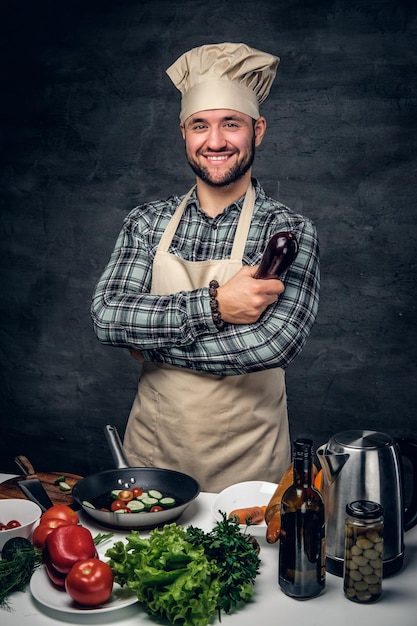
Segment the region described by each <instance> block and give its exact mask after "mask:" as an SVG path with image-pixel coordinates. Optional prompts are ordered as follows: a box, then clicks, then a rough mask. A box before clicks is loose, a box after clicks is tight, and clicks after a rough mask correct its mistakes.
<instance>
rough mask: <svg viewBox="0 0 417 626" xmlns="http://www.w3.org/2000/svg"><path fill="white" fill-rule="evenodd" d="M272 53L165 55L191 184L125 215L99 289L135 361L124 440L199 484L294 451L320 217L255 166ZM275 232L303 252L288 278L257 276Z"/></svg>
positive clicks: (280, 465)
mask: <svg viewBox="0 0 417 626" xmlns="http://www.w3.org/2000/svg"><path fill="white" fill-rule="evenodd" d="M278 63H279V58H278V57H276V56H274V55H271V54H268V53H264V52H261V51H259V50H256V49H253V48H250V47H248V46H247V45H245V44H242V43H221V44H210V45H204V46H201V47H198V48H194V49H192V50H190V51H188V52H186V53H185V54H183V55H182V56H181V57H180V58H178V59H177V61H175V63H174V64H173V65H171V66H170V67H169V68H168V70H167V74H168V76H169V78H170V79H171V80H172V82H173V83H174V85H175V86H176V87H177V88H178V90H179V91H180V92H181V95H182V100H181V112H180V130H181V133H182V137H183V139H184V144H185V152H186V157H187V160H188V163H189V165H190V166H191V168H192V170H193V172H194V173H195V177H196V180H195V185H193V187H192V188H191V189H190V190H189V191H188V193H186V194H185V195H184V196H182V197H177V196H175V195H173V196H171V197H169V198H166V199H163V200H155V201H150V202H146V203H145V204H142V205H140V206H138V207H136V208H135V209H133V210H132V211H131V212H130V213H129V214H128V215H127V217H126V218H125V220H124V223H123V228H122V230H121V232H120V235H119V237H118V239H117V242H116V245H115V248H114V251H113V253H112V255H111V257H110V261H109V263H108V265H107V267H106V268H105V270H104V273H103V274H102V276H101V278H100V280H99V282H98V284H97V286H96V289H95V292H94V295H93V302H92V309H91V310H92V319H93V323H94V329H95V332H96V335H97V337H98V339H99V340H100V341H101V342H102V343H104V344H107V345H112V346H118V347H123V348H127V349H129V350H130V352H131V354H132V356H134V358H136V359H137V360H138V361H140V363H141V366H142V369H141V375H140V380H139V385H138V391H137V394H136V397H135V399H134V402H133V406H132V409H131V413H130V416H129V419H128V422H127V426H126V432H125V436H124V442H123V445H124V450H125V453H126V456H127V459H128V461H129V463H130V464H131V465H132V466H155V467H166V468H170V469H174V470H178V471H181V472H185V473H187V474H191V475H192V476H194V477H195V478H196V479H197V480H198V481H199V483H200V486H201V489H202V490H204V491H212V492H217V491H220V490H221V489H223V488H225V487H227V486H228V485H230V484H232V483H235V482H240V481H246V480H266V481H272V482H278V481H279V479H280V478H281V476H282V474H283V473H284V471H285V469H286V468H287V466H288V464H289V462H290V433H289V424H288V415H287V400H286V389H285V368H286V366H287V365H288V364H289V363H290V362H291V361H292V360H293V359H294V358H295V357H296V356H297V354H298V353H299V352H300V351H301V349H302V347H303V346H304V343H305V341H306V339H307V337H308V335H309V332H310V330H311V327H312V325H313V323H314V320H315V317H316V313H317V306H318V297H319V296H318V294H319V250H318V240H317V233H316V229H315V226H314V224H313V223H312V222H311V220H310V219H308V218H307V217H304V216H302V215H299V214H297V213H295V212H293V211H292V210H290V209H289V208H287V207H286V206H284V205H283V204H282V203H280V202H278V201H277V200H274V199H272V198H271V197H269V196H268V195H267V194H266V192H265V191H264V190H263V188H262V187H261V185H260V184H259V182H258V181H257V180H256V179H255V178H253V176H252V168H253V161H254V156H255V150H256V148H258V147H259V146H260V144H261V143H262V140H263V138H264V135H265V131H266V120H265V118H264V117H263V116H261V115H260V112H259V105H260V104H261V103H262V102H263V101H264V100H265V99H266V98H267V96H268V94H269V92H270V88H271V85H272V83H273V80H274V78H275V74H276V70H277V67H278ZM277 143H278V141H277ZM162 177H163V172H161V178H162ZM279 231H291V232H293V233H294V235H295V236H296V238H297V241H298V244H299V253H298V256H297V258H296V260H295V261H294V263H293V264H292V266H291V267H290V268H289V269H288V270H287V272H286V273H285V276H284V277H281V278H282V281H281V280H278V279H269V280H258V279H255V278H254V274H255V272H256V269H257V266H258V264H259V263H260V260H261V257H262V253H263V251H264V249H265V247H266V245H267V243H268V241H269V239H270V237H271V236H272V235H273V234H274V233H276V232H279Z"/></svg>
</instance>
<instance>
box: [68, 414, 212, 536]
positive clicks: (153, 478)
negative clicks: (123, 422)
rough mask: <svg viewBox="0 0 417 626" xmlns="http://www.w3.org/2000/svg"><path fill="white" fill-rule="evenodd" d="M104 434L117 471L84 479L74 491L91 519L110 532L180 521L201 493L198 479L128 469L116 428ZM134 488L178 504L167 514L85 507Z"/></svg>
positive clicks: (166, 471) (160, 470)
mask: <svg viewBox="0 0 417 626" xmlns="http://www.w3.org/2000/svg"><path fill="white" fill-rule="evenodd" d="M104 432H105V435H106V437H107V440H108V443H109V445H110V450H111V453H112V456H113V459H114V461H115V463H116V465H117V469H115V470H104V471H102V472H98V473H96V474H91V475H90V476H86V477H85V478H82V479H81V480H80V481H79V482H78V483H76V485H74V487H73V489H72V495H73V498H74V500H75V501H76V502H78V504H79V505H80V506H81V507H82V509H83V510H84V511H85V512H86V513H87V514H88V515H90V516H91V517H93V518H94V519H95V520H97V521H98V522H99V523H100V524H102V525H103V526H106V527H111V528H129V529H136V528H141V529H145V528H155V527H157V526H162V525H163V524H165V523H167V522H173V521H175V520H176V519H178V518H179V517H180V515H181V514H182V513H183V512H184V511H185V509H186V508H187V507H188V506H189V505H190V504H191V502H192V501H193V500H194V499H195V498H196V497H197V496H198V494H199V493H200V485H199V483H198V482H197V481H196V480H195V478H193V477H192V476H189V475H188V474H183V473H182V472H176V471H174V470H170V469H164V468H158V467H129V464H128V462H127V460H126V457H125V455H124V452H123V448H122V443H121V441H120V437H119V434H118V432H117V429H116V427H115V426H111V425H106V426H105V429H104ZM132 487H141V488H142V489H143V490H144V491H148V490H149V489H156V490H157V491H160V492H161V493H163V494H164V496H170V497H172V498H175V500H176V502H177V503H178V504H177V505H176V506H173V507H171V508H169V509H166V510H164V511H155V512H152V513H151V512H140V513H129V514H124V513H114V512H113V511H101V510H100V509H98V508H97V509H94V508H91V506H88V505H86V502H94V500H95V499H96V498H99V497H100V496H101V495H103V494H106V493H110V491H112V490H113V489H131V488H132Z"/></svg>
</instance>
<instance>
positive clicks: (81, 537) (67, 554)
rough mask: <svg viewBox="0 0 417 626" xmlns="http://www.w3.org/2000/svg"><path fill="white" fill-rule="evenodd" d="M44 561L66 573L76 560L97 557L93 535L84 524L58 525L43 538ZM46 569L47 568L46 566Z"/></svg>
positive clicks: (57, 570)
mask: <svg viewBox="0 0 417 626" xmlns="http://www.w3.org/2000/svg"><path fill="white" fill-rule="evenodd" d="M45 552H46V554H45V557H46V558H45V562H46V563H49V564H50V566H52V568H53V570H52V571H54V572H55V570H56V572H59V573H61V574H68V572H69V571H70V569H71V567H72V566H73V565H74V563H77V561H81V560H83V559H90V558H95V557H97V550H96V546H95V544H94V539H93V535H92V534H91V532H90V531H89V530H88V528H85V527H84V526H75V525H73V524H71V525H68V526H58V527H57V528H55V529H54V530H53V531H52V532H51V533H49V535H48V536H47V537H46V540H45ZM47 569H48V568H47Z"/></svg>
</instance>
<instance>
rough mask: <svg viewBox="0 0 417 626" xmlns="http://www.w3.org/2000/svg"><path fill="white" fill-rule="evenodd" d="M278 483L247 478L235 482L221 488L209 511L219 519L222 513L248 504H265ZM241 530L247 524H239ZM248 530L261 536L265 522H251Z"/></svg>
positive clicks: (264, 528) (263, 532)
mask: <svg viewBox="0 0 417 626" xmlns="http://www.w3.org/2000/svg"><path fill="white" fill-rule="evenodd" d="M277 486H278V485H276V484H275V483H268V482H265V481H262V480H249V481H246V482H243V483H236V484H235V485H230V487H226V489H223V491H221V492H220V493H219V494H218V495H217V496H216V498H215V499H214V501H213V504H212V505H211V512H212V515H213V517H214V519H215V520H217V521H221V520H222V519H223V518H222V515H221V513H220V511H221V512H222V513H226V516H228V515H229V513H230V512H231V511H233V510H234V509H243V508H245V507H249V506H267V505H268V503H269V501H270V499H271V498H272V496H273V494H274V493H275V490H276V488H277ZM240 527H241V528H242V530H244V529H246V528H247V526H245V525H244V524H240ZM248 532H249V533H250V534H251V535H254V536H257V537H262V536H263V535H265V532H266V523H265V522H261V523H260V524H252V525H251V526H250V527H249V530H248Z"/></svg>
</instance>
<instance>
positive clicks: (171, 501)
mask: <svg viewBox="0 0 417 626" xmlns="http://www.w3.org/2000/svg"><path fill="white" fill-rule="evenodd" d="M159 504H160V505H161V506H165V507H171V506H174V504H176V502H175V499H174V498H168V497H166V498H161V499H160V500H159Z"/></svg>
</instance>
